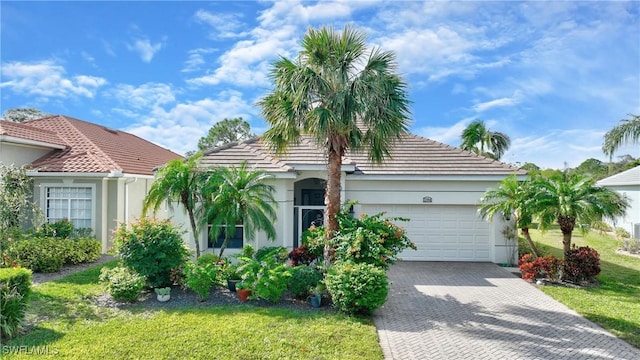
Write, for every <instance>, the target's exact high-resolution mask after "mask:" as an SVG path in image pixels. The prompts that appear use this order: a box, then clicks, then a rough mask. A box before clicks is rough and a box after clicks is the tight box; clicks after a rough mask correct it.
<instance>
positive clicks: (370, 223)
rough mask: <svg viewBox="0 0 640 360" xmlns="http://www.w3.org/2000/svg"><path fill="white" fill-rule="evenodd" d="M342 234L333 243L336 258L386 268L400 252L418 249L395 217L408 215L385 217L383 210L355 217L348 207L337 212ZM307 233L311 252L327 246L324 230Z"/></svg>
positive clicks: (305, 239)
mask: <svg viewBox="0 0 640 360" xmlns="http://www.w3.org/2000/svg"><path fill="white" fill-rule="evenodd" d="M336 218H337V220H338V234H337V235H336V236H335V237H334V238H333V239H332V240H331V242H330V245H331V246H332V247H333V249H334V251H335V260H336V261H353V262H356V263H367V264H372V265H375V266H378V267H381V268H383V269H387V268H389V266H390V265H392V264H393V263H394V262H395V261H396V260H397V258H398V254H399V253H400V252H402V251H403V250H405V249H407V248H411V249H414V250H416V245H415V244H414V243H413V242H412V241H411V240H409V238H408V237H407V234H406V231H405V230H404V228H402V227H400V226H398V225H396V224H394V223H393V222H392V221H408V220H407V219H404V218H399V217H393V218H383V213H379V214H376V215H373V216H368V215H366V214H362V215H361V216H360V218H358V219H355V218H353V217H352V216H351V215H350V214H349V212H348V211H347V210H346V207H345V208H343V209H342V210H341V211H340V213H338V215H337V216H336ZM305 235H306V236H303V243H305V244H306V245H307V247H308V248H309V250H310V252H311V253H314V254H315V253H317V252H318V251H320V253H321V250H320V249H322V247H323V246H324V231H322V230H320V231H319V230H316V229H310V231H309V232H308V233H306V234H305Z"/></svg>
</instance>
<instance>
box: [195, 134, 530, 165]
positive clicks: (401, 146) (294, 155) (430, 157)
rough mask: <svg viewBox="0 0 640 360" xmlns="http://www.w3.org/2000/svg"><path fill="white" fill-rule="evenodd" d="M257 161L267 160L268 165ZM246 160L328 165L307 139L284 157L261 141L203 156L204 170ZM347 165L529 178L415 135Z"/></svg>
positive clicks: (355, 156)
mask: <svg viewBox="0 0 640 360" xmlns="http://www.w3.org/2000/svg"><path fill="white" fill-rule="evenodd" d="M258 159H268V161H266V160H265V161H266V164H265V162H264V161H262V160H260V161H258ZM243 160H246V161H247V163H248V165H250V166H255V167H257V168H259V169H261V170H264V171H267V172H287V171H295V170H296V169H300V168H301V167H302V166H308V165H318V166H321V165H326V163H327V159H326V156H325V154H324V149H321V148H320V147H318V146H317V145H316V143H315V141H314V140H313V139H312V138H310V137H307V136H304V137H302V139H301V140H300V142H299V143H298V144H295V145H292V146H291V147H289V149H288V151H287V153H286V154H284V155H275V154H273V153H271V152H269V150H268V148H267V146H266V144H264V143H263V142H262V141H261V139H259V138H258V139H251V140H248V141H244V142H240V143H232V144H229V145H227V146H225V147H220V148H215V149H213V150H210V151H208V152H206V153H205V154H204V157H203V158H202V161H201V164H202V165H204V166H217V165H223V166H228V165H235V164H239V163H240V162H241V161H243ZM343 163H344V164H352V165H354V166H355V172H354V173H355V174H362V175H427V176H430V175H437V176H439V175H510V174H519V175H524V174H526V172H525V171H523V170H518V169H516V168H514V167H512V166H510V165H507V164H505V163H502V162H499V161H496V160H493V159H489V158H486V157H483V156H479V155H476V154H474V153H471V152H468V151H464V150H461V149H459V148H456V147H452V146H449V145H445V144H443V143H439V142H436V141H433V140H429V139H425V138H423V137H420V136H417V135H413V134H409V133H406V134H403V135H402V136H401V138H400V139H399V140H398V141H396V142H395V144H394V146H393V147H392V149H391V156H390V157H389V158H387V159H386V160H385V161H384V162H383V163H382V164H375V163H373V162H371V161H370V160H369V159H368V154H367V153H366V151H365V152H362V153H355V152H349V153H348V154H347V155H346V156H345V157H344V158H343Z"/></svg>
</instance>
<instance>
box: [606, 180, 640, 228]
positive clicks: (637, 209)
mask: <svg viewBox="0 0 640 360" xmlns="http://www.w3.org/2000/svg"><path fill="white" fill-rule="evenodd" d="M606 187H607V188H609V189H611V190H614V191H616V192H618V193H619V194H620V195H622V196H625V197H626V198H627V199H628V200H629V205H630V206H629V208H627V214H626V215H625V216H622V217H618V218H616V219H615V222H614V223H613V225H615V226H616V227H621V228H624V229H625V230H627V231H628V232H629V234H631V235H632V236H633V230H634V224H640V185H607V186H606Z"/></svg>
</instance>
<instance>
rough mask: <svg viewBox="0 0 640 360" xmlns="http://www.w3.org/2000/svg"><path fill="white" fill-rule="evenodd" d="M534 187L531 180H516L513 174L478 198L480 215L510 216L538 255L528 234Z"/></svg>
mask: <svg viewBox="0 0 640 360" xmlns="http://www.w3.org/2000/svg"><path fill="white" fill-rule="evenodd" d="M533 194H534V189H533V187H532V186H531V180H525V181H518V179H517V177H516V176H515V175H511V176H509V177H507V178H505V179H504V180H502V181H501V182H500V186H499V187H498V188H497V189H490V190H487V191H486V192H485V193H484V195H482V197H481V198H480V204H481V205H480V209H479V212H480V215H481V216H482V218H483V219H487V220H489V221H491V220H493V216H494V215H495V214H499V215H502V216H504V217H505V218H509V217H512V218H513V221H514V222H515V225H516V226H517V227H518V228H519V229H520V230H521V232H522V235H523V236H524V238H525V240H526V241H527V244H529V248H530V249H531V252H532V253H533V255H534V256H536V257H538V256H540V252H539V251H538V248H537V247H536V245H535V243H534V242H533V240H532V239H531V235H530V234H529V227H530V226H531V223H532V222H533V214H532V213H531V211H530V209H531V202H532V201H533V196H534V195H533Z"/></svg>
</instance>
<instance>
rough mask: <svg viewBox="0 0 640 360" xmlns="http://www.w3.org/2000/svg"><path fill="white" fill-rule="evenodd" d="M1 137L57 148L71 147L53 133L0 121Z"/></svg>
mask: <svg viewBox="0 0 640 360" xmlns="http://www.w3.org/2000/svg"><path fill="white" fill-rule="evenodd" d="M0 135H5V136H10V137H13V138H19V139H24V140H29V141H35V142H39V143H45V144H52V145H57V146H65V147H66V146H68V145H69V144H68V143H67V142H66V141H64V139H62V138H61V137H59V136H58V134H56V133H55V132H53V131H49V130H44V129H39V128H36V127H33V126H29V125H25V124H22V123H15V122H11V121H5V120H0Z"/></svg>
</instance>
